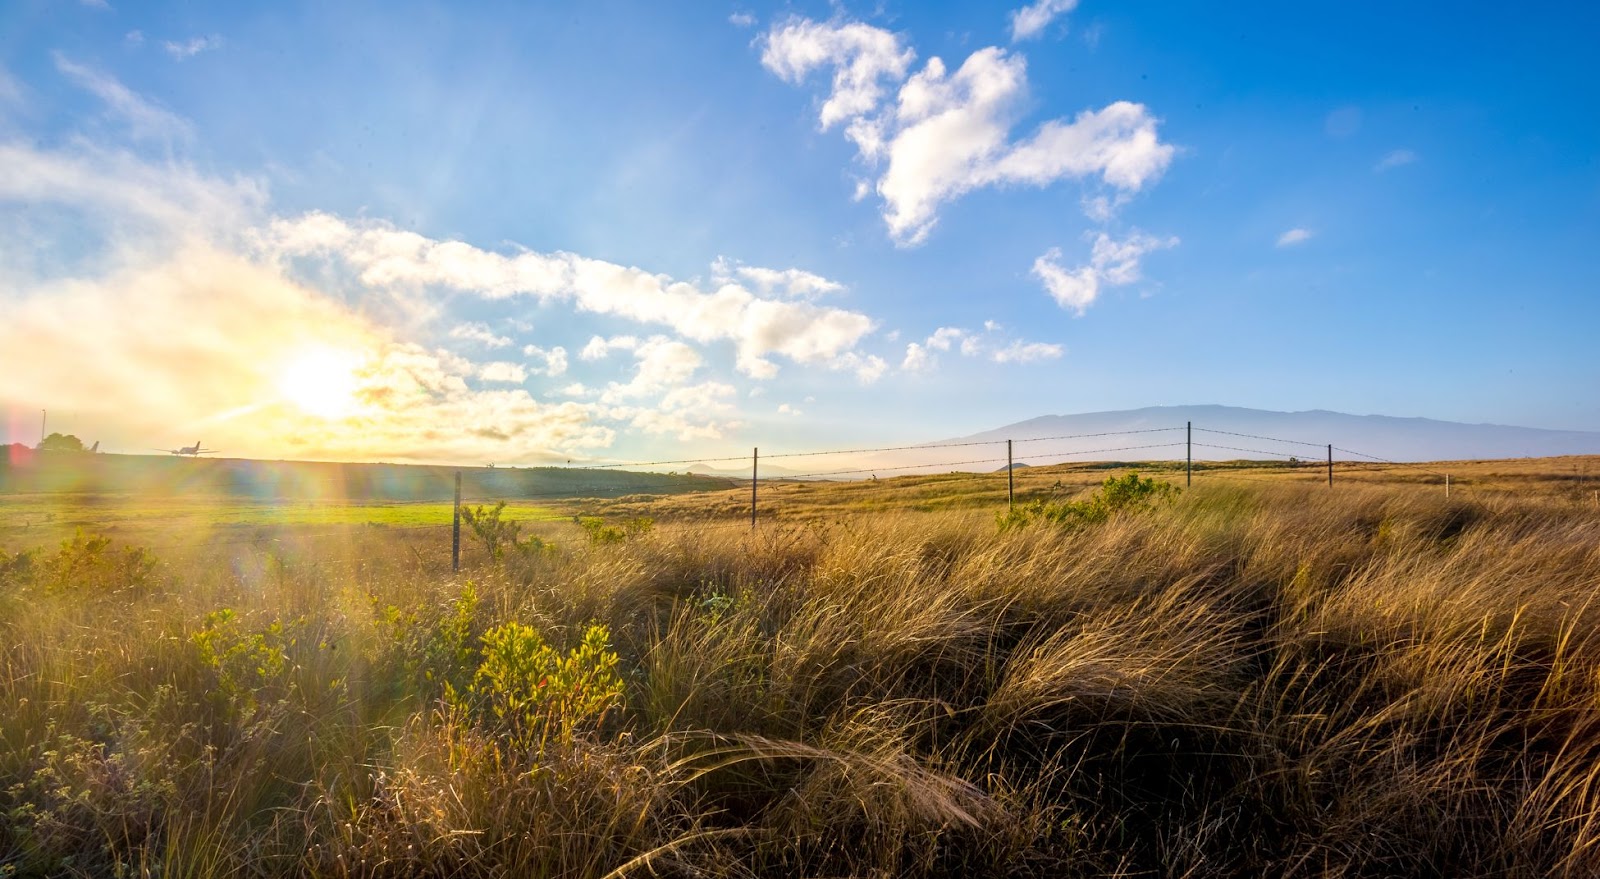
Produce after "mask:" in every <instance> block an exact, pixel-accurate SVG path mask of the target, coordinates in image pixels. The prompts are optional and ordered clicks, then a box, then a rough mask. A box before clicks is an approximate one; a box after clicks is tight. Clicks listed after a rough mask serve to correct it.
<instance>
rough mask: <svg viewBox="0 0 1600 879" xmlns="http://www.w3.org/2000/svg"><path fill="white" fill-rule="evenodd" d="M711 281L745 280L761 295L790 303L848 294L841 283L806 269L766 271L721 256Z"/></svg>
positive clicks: (714, 263) (714, 267)
mask: <svg viewBox="0 0 1600 879" xmlns="http://www.w3.org/2000/svg"><path fill="white" fill-rule="evenodd" d="M711 277H712V279H713V280H714V281H717V282H719V283H727V282H728V281H731V280H734V279H735V278H742V279H743V280H745V281H748V282H749V283H750V284H751V285H752V286H753V287H754V288H755V289H756V290H757V291H758V292H760V293H763V294H765V295H769V296H770V295H777V296H783V297H786V298H789V299H815V298H816V297H818V296H825V295H827V294H829V293H839V292H841V291H843V290H844V285H843V284H841V283H839V282H838V281H830V280H828V279H827V278H824V277H822V276H821V275H818V274H814V273H812V272H808V271H805V270H803V269H766V268H761V267H759V266H747V265H743V264H741V263H739V262H737V261H735V260H730V259H728V258H727V257H721V256H719V257H717V260H716V262H713V263H712V264H711Z"/></svg>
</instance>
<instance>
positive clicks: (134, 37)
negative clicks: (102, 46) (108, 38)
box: [122, 30, 144, 46]
mask: <svg viewBox="0 0 1600 879" xmlns="http://www.w3.org/2000/svg"><path fill="white" fill-rule="evenodd" d="M122 41H123V42H124V43H127V44H128V45H130V46H142V45H144V31H141V30H131V31H128V32H127V33H125V34H123V35H122Z"/></svg>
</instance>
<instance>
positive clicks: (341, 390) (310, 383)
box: [278, 346, 362, 418]
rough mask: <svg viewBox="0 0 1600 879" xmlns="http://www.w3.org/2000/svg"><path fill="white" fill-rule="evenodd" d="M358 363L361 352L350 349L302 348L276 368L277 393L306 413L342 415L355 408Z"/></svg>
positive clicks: (337, 416) (325, 416)
mask: <svg viewBox="0 0 1600 879" xmlns="http://www.w3.org/2000/svg"><path fill="white" fill-rule="evenodd" d="M361 363H362V358H361V357H360V355H357V354H355V353H353V352H351V351H344V350H340V349H338V348H329V347H323V346H318V347H314V348H304V349H301V350H300V351H297V352H296V353H295V354H293V355H292V356H290V357H289V359H288V360H286V361H285V362H284V365H283V368H282V369H281V370H280V371H279V373H278V393H279V394H281V395H282V396H283V399H284V400H287V401H288V402H290V403H293V404H294V405H295V406H296V407H298V408H299V409H300V411H302V412H304V413H306V414H307V415H315V416H317V417H319V418H343V417H344V416H346V415H349V414H351V413H352V412H354V411H355V408H356V370H357V369H359V368H360V367H361Z"/></svg>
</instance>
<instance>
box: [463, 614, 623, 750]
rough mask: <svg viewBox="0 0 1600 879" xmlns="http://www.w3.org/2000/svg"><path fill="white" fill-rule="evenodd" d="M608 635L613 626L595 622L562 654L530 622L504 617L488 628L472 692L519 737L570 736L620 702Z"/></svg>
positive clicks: (529, 740)
mask: <svg viewBox="0 0 1600 879" xmlns="http://www.w3.org/2000/svg"><path fill="white" fill-rule="evenodd" d="M610 641H611V632H610V630H609V629H607V628H606V627H605V626H603V625H591V626H589V627H588V628H587V629H586V630H584V633H583V640H582V641H581V642H580V643H579V644H578V646H576V647H574V648H573V649H572V650H570V651H568V652H567V653H565V654H563V653H561V652H560V651H558V650H556V649H555V648H553V647H551V646H550V645H549V644H547V643H545V640H544V638H543V637H541V636H540V634H539V632H538V631H537V630H536V629H534V628H533V627H532V626H525V625H523V624H521V623H518V622H508V623H504V624H502V625H499V626H496V627H494V628H492V629H490V630H489V631H487V632H485V633H483V639H482V654H483V661H482V662H481V663H480V664H479V666H478V671H477V674H476V675H475V676H474V677H473V681H472V686H471V688H470V690H469V693H470V695H471V697H472V700H473V701H475V702H476V703H477V704H479V705H481V706H482V707H483V708H484V709H486V710H487V711H488V712H489V713H490V714H492V715H493V717H494V720H495V722H496V724H497V725H498V726H500V727H501V728H502V729H503V730H504V731H505V732H507V733H509V734H510V735H511V736H512V737H513V738H514V740H516V741H517V742H518V743H520V744H524V745H539V746H541V747H542V746H543V744H544V743H545V742H547V741H550V740H552V739H553V740H556V741H560V742H570V741H571V740H572V738H573V736H574V735H576V734H577V733H578V732H579V731H580V730H583V729H591V728H595V727H597V726H598V725H599V724H600V722H601V721H602V720H603V719H604V718H605V716H606V714H607V713H608V712H610V711H611V710H612V709H614V708H617V707H620V705H621V703H622V678H621V676H620V675H619V674H618V673H617V664H618V657H617V654H616V652H615V651H613V650H612V649H611V645H610Z"/></svg>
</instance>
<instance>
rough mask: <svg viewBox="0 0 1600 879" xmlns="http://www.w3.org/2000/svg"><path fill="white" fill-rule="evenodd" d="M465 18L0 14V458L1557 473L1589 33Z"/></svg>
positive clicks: (1571, 27) (598, 12)
mask: <svg viewBox="0 0 1600 879" xmlns="http://www.w3.org/2000/svg"><path fill="white" fill-rule="evenodd" d="M458 7H460V8H458ZM467 7H468V4H413V3H406V2H386V3H381V4H380V3H369V4H360V3H304V4H294V3H284V4H160V3H132V2H120V3H119V2H117V0H108V2H105V3H91V2H81V3H80V2H65V0H17V2H12V3H9V4H7V5H6V7H5V8H4V9H3V10H0V305H3V306H4V307H5V309H6V311H7V312H9V313H10V315H11V319H10V320H7V321H4V322H0V323H3V325H0V352H3V354H0V357H3V359H4V361H5V368H4V369H3V370H0V372H3V374H4V375H3V377H0V403H3V405H5V406H6V411H7V413H8V418H7V419H6V425H5V429H6V431H7V433H6V434H5V436H4V437H3V438H4V439H5V440H6V441H11V440H20V441H27V442H32V441H34V440H35V439H36V438H37V428H38V421H37V419H38V410H39V409H40V408H49V409H51V410H52V421H53V425H57V426H60V427H61V429H63V430H71V431H73V432H75V433H77V434H79V435H80V436H82V437H83V438H85V439H86V440H89V439H94V438H98V439H101V440H102V441H103V443H104V444H105V446H106V447H109V448H112V449H114V450H128V451H133V450H139V449H144V448H147V447H150V446H175V445H178V444H180V443H184V444H186V443H188V442H191V441H192V440H193V439H194V438H195V436H202V435H203V436H205V437H206V438H207V443H206V444H207V445H208V446H217V447H223V448H225V449H226V450H228V451H230V452H233V453H239V454H251V455H263V456H271V457H280V456H281V457H313V458H330V457H331V458H357V459H364V458H378V459H384V460H399V459H419V460H459V461H469V462H470V461H480V460H495V461H501V462H507V463H511V462H527V463H535V462H542V461H551V460H568V459H571V460H596V459H611V458H621V459H629V458H640V457H653V456H667V457H678V456H685V457H690V456H696V455H700V454H707V455H710V454H712V453H714V452H717V451H720V450H736V449H748V448H749V447H750V446H753V445H761V446H763V447H770V448H778V447H782V448H790V449H798V448H813V447H839V446H849V445H856V444H863V443H866V444H875V443H878V442H887V441H900V440H906V441H918V440H928V439H935V438H940V437H946V436H953V435H961V434H966V433H972V432H976V431H979V430H984V429H988V428H991V427H995V426H998V425H1001V424H1004V423H1007V422H1011V421H1017V420H1022V419H1025V418H1030V417H1033V416H1037V415H1041V414H1050V413H1070V412H1083V411H1095V410H1104V409H1119V408H1135V407H1141V406H1148V405H1161V404H1187V403H1224V404H1231V405H1241V406H1252V407H1257V408H1265V409H1283V410H1301V409H1313V408H1323V409H1333V410H1339V411H1347V412H1354V413H1358V414H1366V413H1382V414H1390V415H1402V416H1412V415H1416V416H1428V417H1434V418H1443V419H1452V420H1461V421H1471V422H1499V423H1514V424H1524V425H1530V426H1539V427H1552V428H1570V429H1584V430H1600V398H1597V397H1596V395H1595V394H1594V388H1596V387H1600V355H1597V354H1596V347H1595V344H1594V340H1595V328H1596V327H1600V304H1597V300H1596V296H1595V295H1594V293H1595V291H1596V290H1597V289H1600V261H1597V259H1596V257H1595V244H1596V242H1600V122H1597V119H1596V116H1595V113H1594V112H1593V110H1594V108H1595V107H1596V106H1600V75H1597V74H1600V71H1596V69H1595V66H1596V64H1595V61H1594V60H1593V53H1592V51H1590V49H1591V47H1590V46H1589V45H1588V43H1589V39H1588V36H1587V35H1592V34H1593V33H1595V32H1596V25H1597V24H1600V21H1597V20H1596V19H1597V18H1600V14H1597V13H1596V12H1595V11H1594V10H1593V9H1591V8H1589V7H1587V6H1581V5H1572V6H1558V5H1549V6H1531V7H1518V8H1515V9H1512V8H1508V7H1504V6H1490V5H1487V4H1485V5H1481V6H1479V5H1458V6H1451V7H1448V8H1443V7H1440V8H1433V9H1427V8H1400V9H1397V8H1393V7H1391V6H1389V5H1381V6H1380V5H1372V6H1350V5H1341V6H1334V5H1312V6H1300V5H1296V6H1292V7H1285V6H1283V5H1281V4H1224V5H1221V6H1218V5H1216V4H1190V5H1182V6H1180V5H1175V4H1163V5H1162V6H1161V7H1160V8H1151V7H1148V6H1138V5H1135V6H1128V5H1127V4H1107V3H1097V2H1095V0H1082V2H1079V3H1072V2H1062V0H1056V2H1050V0H1042V2H1039V3H1034V4H1031V5H1026V4H1022V3H1020V2H1019V3H1018V4H1016V5H1015V6H1006V5H1003V4H943V5H941V4H899V3H881V4H878V5H876V6H872V5H866V4H861V5H849V4H825V3H814V4H811V3H798V4H782V5H778V4H759V3H735V4H716V3H698V4H647V3H637V4H633V3H587V4H572V5H570V6H555V5H550V4H472V5H470V8H467ZM678 7H687V8H678Z"/></svg>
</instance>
